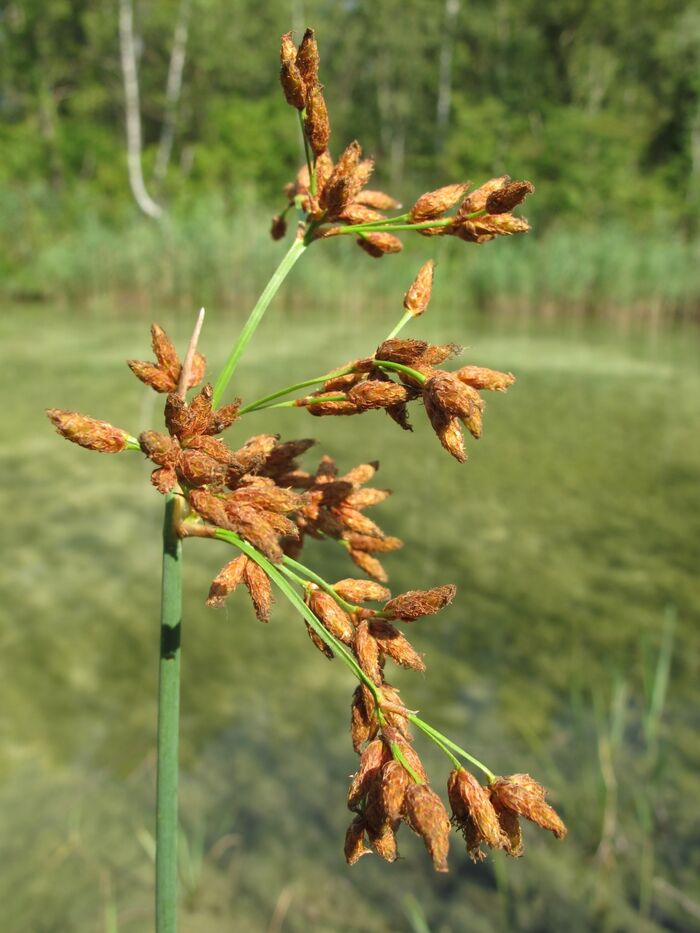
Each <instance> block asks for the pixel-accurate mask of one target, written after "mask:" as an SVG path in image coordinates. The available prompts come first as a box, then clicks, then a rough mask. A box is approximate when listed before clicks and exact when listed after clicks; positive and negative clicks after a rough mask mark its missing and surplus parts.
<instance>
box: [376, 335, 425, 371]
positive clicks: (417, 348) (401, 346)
mask: <svg viewBox="0 0 700 933" xmlns="http://www.w3.org/2000/svg"><path fill="white" fill-rule="evenodd" d="M427 349H428V344H427V343H426V342H425V340H411V339H406V340H399V339H398V338H397V337H392V338H390V339H389V340H385V341H384V343H380V344H379V346H378V347H377V349H376V352H375V354H374V358H375V359H377V360H386V361H387V362H389V363H400V364H401V365H402V366H414V365H415V364H417V363H420V361H421V360H422V359H423V356H424V355H425V352H426V350H427Z"/></svg>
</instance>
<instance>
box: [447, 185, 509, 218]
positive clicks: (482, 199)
mask: <svg viewBox="0 0 700 933" xmlns="http://www.w3.org/2000/svg"><path fill="white" fill-rule="evenodd" d="M508 181H509V178H508V176H507V175H500V176H498V177H497V178H490V179H489V180H488V181H487V182H484V184H483V185H480V186H479V187H478V188H475V189H474V191H472V193H471V194H470V195H469V196H468V197H466V198H465V199H464V201H463V202H462V203H461V204H460V206H459V210H458V211H457V220H463V219H464V218H465V217H467V216H468V215H469V214H474V213H475V212H476V211H483V210H484V208H485V207H486V201H487V199H488V198H489V196H490V195H492V194H493V193H494V191H498V190H499V189H501V188H504V187H505V185H506V183H507V182H508Z"/></svg>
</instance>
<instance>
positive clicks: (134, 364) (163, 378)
mask: <svg viewBox="0 0 700 933" xmlns="http://www.w3.org/2000/svg"><path fill="white" fill-rule="evenodd" d="M126 363H127V366H128V367H129V369H130V370H131V371H132V373H133V374H134V375H135V376H136V378H137V379H140V380H141V382H143V383H145V384H146V385H147V386H150V387H151V388H152V389H155V391H156V392H174V391H175V389H176V388H177V380H176V379H173V377H172V376H171V375H170V374H169V373H166V372H164V371H163V370H162V369H161V368H160V366H156V365H155V363H147V362H143V361H142V360H127V361H126Z"/></svg>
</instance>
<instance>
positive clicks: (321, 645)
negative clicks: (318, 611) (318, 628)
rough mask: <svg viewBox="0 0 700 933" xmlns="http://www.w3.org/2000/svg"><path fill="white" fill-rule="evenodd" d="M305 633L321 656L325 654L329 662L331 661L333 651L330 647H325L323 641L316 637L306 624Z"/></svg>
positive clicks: (318, 636)
mask: <svg viewBox="0 0 700 933" xmlns="http://www.w3.org/2000/svg"><path fill="white" fill-rule="evenodd" d="M306 633H307V635H308V636H309V638H310V639H311V641H312V642H313V643H314V645H316V647H317V648H318V650H319V651H320V652H321V654H325V656H326V657H327V658H328V660H329V661H332V660H333V658H334V657H335V655H334V654H333V649H332V648H331V646H330V645H327V644H326V643H325V641H324V640H323V639H322V638H321V636H320V635H318V634H317V633H316V632H315V631H314V630H313V629H312V628H311V626H310V625H309V623H308V622H307V623H306Z"/></svg>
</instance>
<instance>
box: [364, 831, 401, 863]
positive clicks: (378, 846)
mask: <svg viewBox="0 0 700 933" xmlns="http://www.w3.org/2000/svg"><path fill="white" fill-rule="evenodd" d="M367 836H368V838H369V842H370V845H371V846H372V848H373V849H374V851H375V852H376V853H377V855H378V856H379V857H380V858H383V859H384V861H385V862H395V861H396V859H397V858H398V857H399V853H398V849H397V847H396V836H395V834H394V830H393V828H392V826H391V824H390V823H382V824H381V826H380V827H378V828H377V829H374V828H373V827H372V826H370V825H368V826H367Z"/></svg>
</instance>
